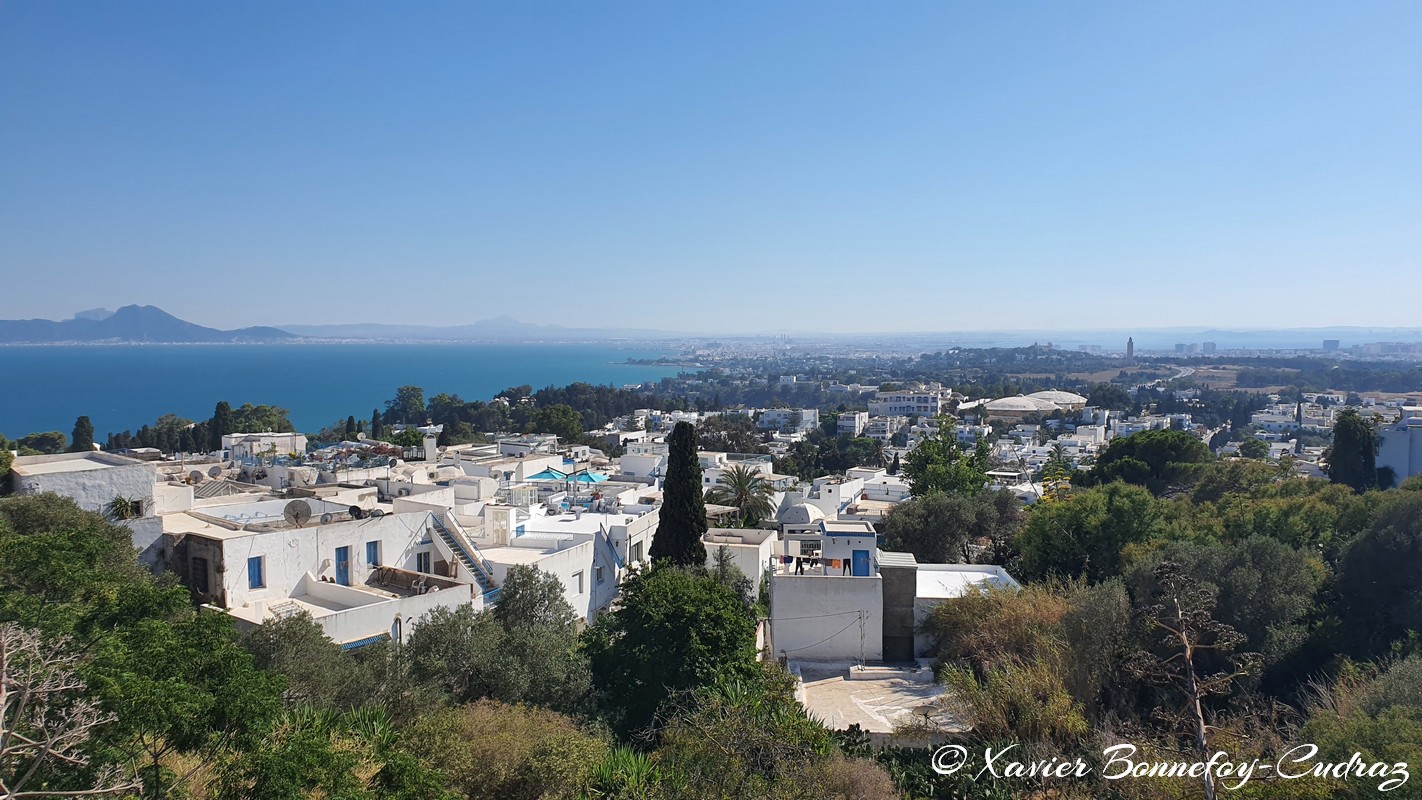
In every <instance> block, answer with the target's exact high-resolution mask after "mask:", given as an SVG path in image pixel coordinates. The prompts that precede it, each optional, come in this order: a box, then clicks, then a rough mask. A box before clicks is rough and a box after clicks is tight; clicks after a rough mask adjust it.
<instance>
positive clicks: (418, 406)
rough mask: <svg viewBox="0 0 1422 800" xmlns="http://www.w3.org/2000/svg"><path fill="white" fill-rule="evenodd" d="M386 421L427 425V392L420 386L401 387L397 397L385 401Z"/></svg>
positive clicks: (396, 393) (396, 391)
mask: <svg viewBox="0 0 1422 800" xmlns="http://www.w3.org/2000/svg"><path fill="white" fill-rule="evenodd" d="M384 421H385V422H387V423H394V422H403V423H405V424H406V425H423V424H425V390H424V389H421V388H420V387H418V386H401V387H400V388H399V389H396V390H395V397H394V399H392V400H387V401H385V416H384Z"/></svg>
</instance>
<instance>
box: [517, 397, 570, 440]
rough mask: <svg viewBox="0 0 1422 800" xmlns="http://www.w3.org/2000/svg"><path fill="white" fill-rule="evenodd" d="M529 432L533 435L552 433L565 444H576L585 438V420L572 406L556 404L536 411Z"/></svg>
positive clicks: (530, 422)
mask: <svg viewBox="0 0 1422 800" xmlns="http://www.w3.org/2000/svg"><path fill="white" fill-rule="evenodd" d="M529 430H530V431H531V432H533V433H551V434H553V435H555V436H557V437H558V439H559V440H560V441H563V442H576V441H578V440H579V439H581V438H583V418H582V417H581V416H579V415H578V412H576V411H574V410H573V408H572V406H569V405H566V404H563V403H556V404H554V405H551V406H545V407H543V408H540V409H538V410H537V411H534V412H533V418H532V419H531V420H530V421H529Z"/></svg>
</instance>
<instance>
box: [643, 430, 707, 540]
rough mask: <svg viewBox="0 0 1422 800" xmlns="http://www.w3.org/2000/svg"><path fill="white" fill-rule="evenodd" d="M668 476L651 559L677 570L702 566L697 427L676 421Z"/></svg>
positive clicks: (703, 526) (702, 517)
mask: <svg viewBox="0 0 1422 800" xmlns="http://www.w3.org/2000/svg"><path fill="white" fill-rule="evenodd" d="M667 449H668V453H667V477H666V480H665V481H663V483H662V512H661V521H660V522H658V523H657V532H656V533H655V534H654V535H653V536H652V552H651V556H652V560H653V561H660V560H663V559H666V560H667V561H670V562H671V563H672V564H674V565H676V566H679V567H694V566H703V565H704V564H705V563H706V545H705V543H704V542H702V541H701V537H702V535H704V534H705V533H706V500H705V498H704V497H703V495H702V493H701V462H700V461H699V460H698V459H697V457H696V428H694V427H692V425H691V423H689V422H678V423H677V424H676V427H675V428H672V432H671V436H669V437H667Z"/></svg>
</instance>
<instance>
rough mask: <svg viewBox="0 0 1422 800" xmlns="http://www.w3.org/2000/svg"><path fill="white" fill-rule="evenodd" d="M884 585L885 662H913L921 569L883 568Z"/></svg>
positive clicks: (915, 650)
mask: <svg viewBox="0 0 1422 800" xmlns="http://www.w3.org/2000/svg"><path fill="white" fill-rule="evenodd" d="M879 575H880V577H882V578H883V581H884V660H886V661H912V660H913V659H914V658H915V657H916V656H917V655H918V653H917V642H916V641H915V638H914V637H915V631H917V630H918V619H917V615H916V608H915V598H916V595H917V594H918V567H916V566H914V567H880V568H879Z"/></svg>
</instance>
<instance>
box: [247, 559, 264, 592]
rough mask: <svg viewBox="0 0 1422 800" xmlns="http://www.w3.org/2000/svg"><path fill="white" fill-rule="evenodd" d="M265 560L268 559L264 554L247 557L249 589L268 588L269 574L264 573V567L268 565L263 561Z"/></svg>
mask: <svg viewBox="0 0 1422 800" xmlns="http://www.w3.org/2000/svg"><path fill="white" fill-rule="evenodd" d="M265 560H266V559H265V557H264V556H252V557H251V558H249V559H247V588H248V589H264V588H266V585H267V576H266V575H265V574H264V573H265V570H264V569H263V567H265V566H266V565H265V564H264V563H262V562H263V561H265Z"/></svg>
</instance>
